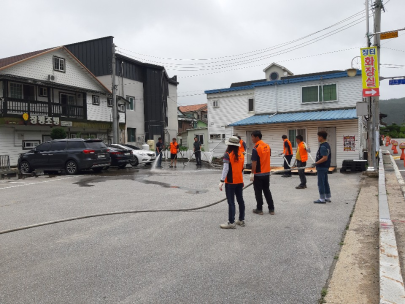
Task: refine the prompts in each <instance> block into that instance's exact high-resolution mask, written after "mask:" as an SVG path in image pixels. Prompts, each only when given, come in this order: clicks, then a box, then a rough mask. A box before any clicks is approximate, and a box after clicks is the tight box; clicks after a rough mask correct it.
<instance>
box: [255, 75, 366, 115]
mask: <svg viewBox="0 0 405 304" xmlns="http://www.w3.org/2000/svg"><path fill="white" fill-rule="evenodd" d="M335 83H336V84H337V91H338V101H336V102H324V103H307V104H303V103H302V102H301V100H302V99H301V92H302V87H304V86H311V85H321V84H324V85H326V84H335ZM254 95H255V104H256V114H260V113H275V112H294V111H312V110H325V109H331V108H345V107H355V106H356V103H357V102H361V101H362V84H361V77H360V76H356V77H345V78H335V79H326V80H323V81H308V82H300V83H293V84H283V85H277V86H267V87H256V88H255V91H254ZM277 101H278V102H277Z"/></svg>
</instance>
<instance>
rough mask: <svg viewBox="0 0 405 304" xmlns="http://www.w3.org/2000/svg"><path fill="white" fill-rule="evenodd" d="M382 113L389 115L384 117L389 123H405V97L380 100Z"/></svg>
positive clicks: (384, 120)
mask: <svg viewBox="0 0 405 304" xmlns="http://www.w3.org/2000/svg"><path fill="white" fill-rule="evenodd" d="M380 113H381V114H387V115H388V116H387V117H386V118H384V119H383V122H385V123H386V124H387V125H391V124H392V123H396V124H397V125H400V124H402V123H405V97H403V98H398V99H387V100H380Z"/></svg>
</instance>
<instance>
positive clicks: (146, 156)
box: [111, 144, 156, 167]
mask: <svg viewBox="0 0 405 304" xmlns="http://www.w3.org/2000/svg"><path fill="white" fill-rule="evenodd" d="M111 146H112V147H114V146H116V147H119V148H121V149H131V150H132V154H133V160H132V161H131V162H130V164H131V166H133V167H136V166H138V165H139V164H147V165H150V164H151V163H153V162H154V161H155V159H156V154H155V153H154V152H153V151H147V150H142V149H140V148H138V147H136V146H133V145H127V144H112V145H111Z"/></svg>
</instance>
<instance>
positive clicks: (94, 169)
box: [93, 168, 103, 173]
mask: <svg viewBox="0 0 405 304" xmlns="http://www.w3.org/2000/svg"><path fill="white" fill-rule="evenodd" d="M102 170H103V168H93V171H94V172H97V173H100V172H101V171H102Z"/></svg>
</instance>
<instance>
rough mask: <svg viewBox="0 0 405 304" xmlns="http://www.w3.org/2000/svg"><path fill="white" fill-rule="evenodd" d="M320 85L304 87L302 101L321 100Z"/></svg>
mask: <svg viewBox="0 0 405 304" xmlns="http://www.w3.org/2000/svg"><path fill="white" fill-rule="evenodd" d="M318 91H319V90H318V86H313V87H302V102H303V103H304V102H319V96H318V94H319V92H318Z"/></svg>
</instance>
